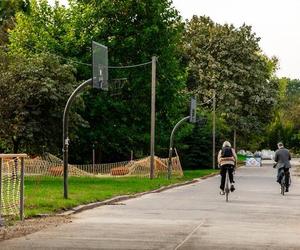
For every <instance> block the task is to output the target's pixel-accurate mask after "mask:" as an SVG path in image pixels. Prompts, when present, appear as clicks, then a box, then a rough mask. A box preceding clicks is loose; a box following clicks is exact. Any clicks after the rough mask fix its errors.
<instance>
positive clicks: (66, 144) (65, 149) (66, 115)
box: [63, 78, 93, 199]
mask: <svg viewBox="0 0 300 250" xmlns="http://www.w3.org/2000/svg"><path fill="white" fill-rule="evenodd" d="M92 83H93V79H92V78H91V79H89V80H87V81H85V82H83V83H82V84H80V85H79V86H78V87H77V88H76V89H75V90H74V92H73V93H72V94H71V96H70V97H69V99H68V101H67V104H66V106H65V110H64V115H63V161H64V198H65V199H68V156H69V155H68V148H69V137H68V133H69V111H70V107H71V104H72V103H73V101H74V99H75V97H76V96H77V95H78V94H79V93H80V92H81V91H82V90H83V89H84V88H85V87H86V86H88V85H91V84H92Z"/></svg>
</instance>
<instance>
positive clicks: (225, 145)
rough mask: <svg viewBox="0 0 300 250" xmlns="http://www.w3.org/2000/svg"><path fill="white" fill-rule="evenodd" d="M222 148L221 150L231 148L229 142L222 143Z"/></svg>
mask: <svg viewBox="0 0 300 250" xmlns="http://www.w3.org/2000/svg"><path fill="white" fill-rule="evenodd" d="M222 147H223V148H225V147H231V144H230V142H229V141H224V142H223V146H222Z"/></svg>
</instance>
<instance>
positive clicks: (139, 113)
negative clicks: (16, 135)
mask: <svg viewBox="0 0 300 250" xmlns="http://www.w3.org/2000/svg"><path fill="white" fill-rule="evenodd" d="M182 31H183V25H182V23H181V21H180V17H179V15H178V12H177V11H176V10H175V9H174V8H172V7H171V1H168V0H163V1H161V0H154V1H148V0H143V1H136V0H126V1H123V0H122V1H121V0H112V1H111V0H110V1H71V3H70V7H69V8H68V9H66V8H63V7H61V6H58V5H56V6H54V7H50V6H49V5H48V4H47V1H46V0H41V1H31V11H30V15H24V14H23V13H19V14H18V15H17V18H16V27H15V29H14V30H13V31H12V32H11V34H10V42H11V44H10V49H11V51H12V52H14V53H22V54H23V53H24V54H30V53H39V52H40V51H45V50H46V51H49V52H51V53H53V54H57V55H59V56H63V57H68V58H72V59H75V60H77V61H81V62H85V63H90V62H91V41H92V40H95V41H97V42H99V43H102V44H104V45H106V46H108V48H109V64H110V65H131V64H136V63H141V62H145V61H149V60H151V57H152V56H153V55H156V56H158V57H159V59H158V65H157V67H158V68H157V76H158V79H157V82H158V84H157V116H156V117H157V124H156V131H157V134H156V135H157V140H156V142H157V151H158V153H159V151H160V150H161V149H162V150H163V149H164V148H167V144H168V137H169V134H170V131H171V128H172V125H173V124H174V123H175V121H176V120H177V119H178V117H181V113H182V110H183V108H184V106H185V101H186V99H185V95H184V94H179V93H180V92H181V91H182V90H183V89H184V87H185V74H184V69H182V68H180V64H179V62H180V61H179V56H180V55H179V51H178V47H177V45H178V43H179V41H180V39H181V34H182ZM75 66H76V68H77V72H78V73H77V80H78V81H81V80H83V79H88V78H90V77H91V68H90V67H89V66H87V65H81V64H76V65H75ZM109 77H110V79H113V78H119V77H126V78H127V79H128V81H127V84H126V85H125V86H124V88H123V89H122V90H121V91H120V93H119V95H118V96H117V97H111V96H108V95H107V94H105V93H99V92H97V91H90V92H89V93H87V94H84V100H85V104H86V109H85V110H84V111H82V112H81V114H82V116H83V117H84V119H85V120H87V121H88V123H89V125H90V127H89V128H86V127H82V128H81V131H80V133H79V134H80V137H79V138H78V140H77V139H76V138H74V137H71V152H73V153H75V154H74V155H73V160H75V158H76V159H81V160H82V161H84V160H87V158H90V157H89V156H88V155H89V154H90V153H89V152H90V150H91V144H92V142H94V141H97V142H98V144H99V147H101V151H102V154H103V155H104V156H103V157H104V160H105V161H108V160H109V161H110V160H112V161H114V160H118V159H120V158H123V159H124V157H126V158H128V155H129V153H130V150H133V151H134V152H135V155H136V156H143V155H147V154H148V153H149V137H150V136H149V132H150V94H151V86H150V83H151V68H150V67H149V66H145V67H142V68H136V69H130V70H110V76H109ZM72 142H73V143H72Z"/></svg>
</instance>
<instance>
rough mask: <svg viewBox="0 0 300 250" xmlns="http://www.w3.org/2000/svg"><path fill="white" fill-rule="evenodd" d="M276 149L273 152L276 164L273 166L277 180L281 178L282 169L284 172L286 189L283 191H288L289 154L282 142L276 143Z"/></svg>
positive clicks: (279, 181)
mask: <svg viewBox="0 0 300 250" xmlns="http://www.w3.org/2000/svg"><path fill="white" fill-rule="evenodd" d="M277 147H278V149H277V150H276V152H275V159H274V160H275V161H276V162H277V164H276V165H275V167H276V168H277V170H278V172H277V182H278V183H281V178H282V176H283V174H282V173H283V171H284V174H285V183H286V190H285V192H288V191H289V182H290V171H289V169H290V168H291V163H290V160H291V154H290V152H289V150H288V149H286V148H284V146H283V143H282V142H279V143H278V144H277Z"/></svg>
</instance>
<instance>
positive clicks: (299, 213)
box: [0, 165, 300, 250]
mask: <svg viewBox="0 0 300 250" xmlns="http://www.w3.org/2000/svg"><path fill="white" fill-rule="evenodd" d="M270 166H271V165H265V166H264V167H261V168H240V169H238V171H237V173H236V176H235V178H236V188H237V190H236V191H235V192H234V193H231V194H230V197H229V199H230V201H229V202H228V203H226V202H225V199H224V196H220V195H219V194H218V186H219V181H220V177H219V176H216V177H212V178H209V179H206V180H203V181H200V182H199V183H194V184H191V185H188V186H183V187H178V188H174V189H170V190H167V191H164V192H162V193H154V194H149V195H145V196H142V197H140V198H136V199H132V200H128V201H126V202H122V203H117V204H116V205H110V206H104V207H99V208H95V209H91V210H88V211H85V212H82V213H79V214H77V215H75V216H73V222H72V223H70V224H64V225H61V226H59V227H56V228H48V229H46V230H44V231H40V232H37V233H34V234H31V235H28V236H25V237H22V238H18V239H11V240H8V241H3V242H1V243H0V249H278V250H279V249H300V210H299V207H300V180H299V179H297V178H296V177H293V179H292V187H291V191H290V192H289V193H287V194H286V196H281V195H280V191H279V185H278V184H277V183H275V176H276V171H275V170H274V169H272V167H270Z"/></svg>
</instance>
